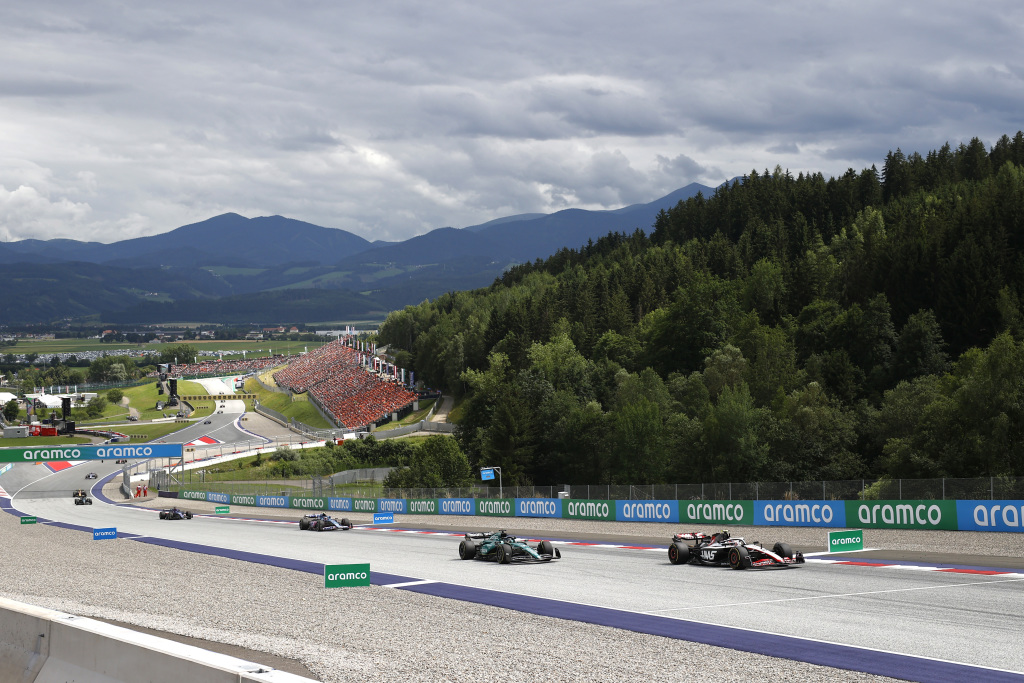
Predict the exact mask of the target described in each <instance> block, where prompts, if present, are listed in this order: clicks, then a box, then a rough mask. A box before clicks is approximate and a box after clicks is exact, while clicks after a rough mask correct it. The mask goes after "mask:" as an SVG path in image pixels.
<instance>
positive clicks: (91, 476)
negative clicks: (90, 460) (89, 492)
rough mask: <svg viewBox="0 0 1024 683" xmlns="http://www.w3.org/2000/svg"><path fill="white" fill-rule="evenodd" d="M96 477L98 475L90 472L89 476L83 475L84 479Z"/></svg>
mask: <svg viewBox="0 0 1024 683" xmlns="http://www.w3.org/2000/svg"><path fill="white" fill-rule="evenodd" d="M97 477H98V475H97V474H96V473H95V472H90V473H89V474H87V475H85V478H86V479H96V478H97Z"/></svg>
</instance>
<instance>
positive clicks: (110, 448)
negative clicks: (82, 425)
mask: <svg viewBox="0 0 1024 683" xmlns="http://www.w3.org/2000/svg"><path fill="white" fill-rule="evenodd" d="M181 453H182V446H181V444H180V443H147V444H139V445H137V446H131V445H128V444H123V445H122V444H103V445H101V446H83V445H79V444H75V445H67V446H32V447H29V448H24V447H19V448H0V462H53V461H58V460H66V461H72V462H74V461H77V460H120V459H121V458H180V457H181Z"/></svg>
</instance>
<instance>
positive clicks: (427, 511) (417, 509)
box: [405, 498, 437, 515]
mask: <svg viewBox="0 0 1024 683" xmlns="http://www.w3.org/2000/svg"><path fill="white" fill-rule="evenodd" d="M406 503H407V505H406V506H405V508H406V510H405V512H406V514H408V515H436V514H437V498H410V499H409V500H407V501H406Z"/></svg>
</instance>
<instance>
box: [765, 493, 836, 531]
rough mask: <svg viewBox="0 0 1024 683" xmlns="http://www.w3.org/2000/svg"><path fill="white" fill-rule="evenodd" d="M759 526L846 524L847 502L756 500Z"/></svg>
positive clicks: (831, 525)
mask: <svg viewBox="0 0 1024 683" xmlns="http://www.w3.org/2000/svg"><path fill="white" fill-rule="evenodd" d="M754 524H755V525H757V526H827V527H836V528H842V527H845V526H846V503H845V502H844V501H841V500H785V501H779V500H755V501H754Z"/></svg>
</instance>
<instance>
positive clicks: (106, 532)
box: [92, 527, 117, 541]
mask: <svg viewBox="0 0 1024 683" xmlns="http://www.w3.org/2000/svg"><path fill="white" fill-rule="evenodd" d="M114 538H117V527H110V528H108V529H93V530H92V540H94V541H106V540H110V539H114Z"/></svg>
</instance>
